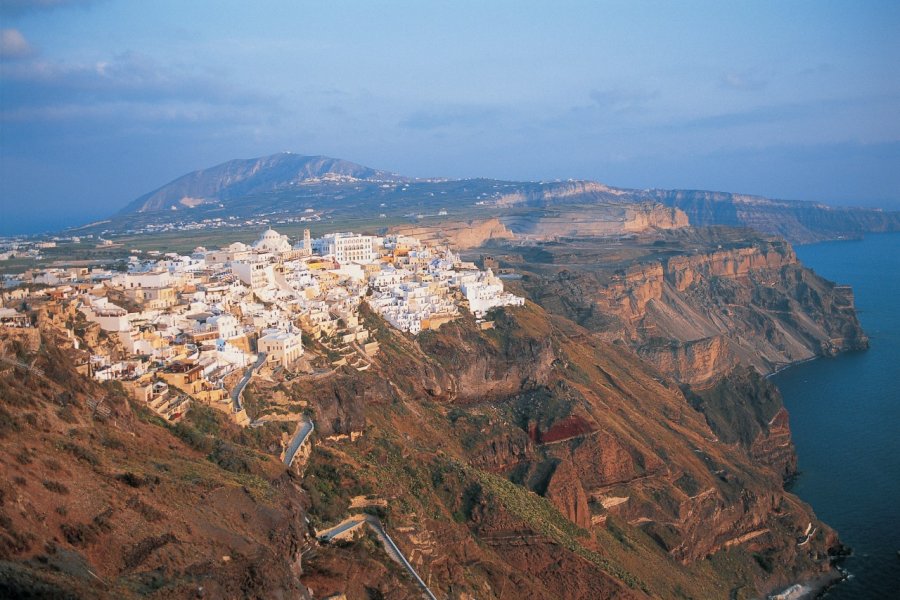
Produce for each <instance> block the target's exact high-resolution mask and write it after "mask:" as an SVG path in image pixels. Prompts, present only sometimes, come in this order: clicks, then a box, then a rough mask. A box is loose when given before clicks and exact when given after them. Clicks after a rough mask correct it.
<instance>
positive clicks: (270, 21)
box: [0, 0, 900, 234]
mask: <svg viewBox="0 0 900 600" xmlns="http://www.w3.org/2000/svg"><path fill="white" fill-rule="evenodd" d="M898 32H900V2H896V1H894V0H891V1H886V2H877V1H849V0H848V1H845V2H832V1H826V0H818V1H812V2H803V1H799V0H792V1H791V2H783V1H774V0H773V1H763V0H757V1H753V2H721V1H720V0H718V1H713V2H691V1H685V2H661V1H660V2H650V1H646V2H639V1H622V2H567V1H564V0H562V1H555V2H530V1H527V0H516V1H510V2H506V1H501V0H492V1H489V2H485V1H483V0H482V1H480V2H467V1H464V0H459V1H456V2H452V3H451V2H438V1H435V2H421V1H410V2H375V1H369V2H350V1H342V0H329V1H328V2H322V1H321V0H320V1H316V2H308V1H303V0H292V1H287V0H284V1H282V0H260V1H259V2H247V1H246V0H242V1H230V0H216V1H192V2H184V1H183V0H153V1H152V2H144V1H128V0H0V56H2V61H0V234H10V233H24V232H35V231H43V230H52V229H58V228H61V227H64V226H69V225H76V224H82V223H86V222H90V221H92V220H96V219H101V218H104V217H106V216H108V215H110V214H112V213H114V212H116V211H117V210H119V209H121V208H122V207H123V206H124V205H125V204H127V203H128V202H129V201H131V200H133V199H134V198H136V197H138V196H140V195H142V194H144V193H146V192H148V191H150V190H152V189H155V188H157V187H159V186H161V185H163V184H165V183H167V182H168V181H170V180H172V179H174V178H176V177H178V176H180V175H183V174H185V173H187V172H190V171H193V170H196V169H200V168H204V167H209V166H212V165H215V164H218V163H221V162H224V161H226V160H230V159H233V158H251V157H255V156H263V155H267V154H274V153H276V152H281V151H292V152H296V153H299V154H316V155H318V154H322V155H328V156H333V157H337V158H344V159H347V160H352V161H354V162H359V163H362V164H365V165H367V166H370V167H374V168H378V169H385V170H389V171H394V172H398V173H402V174H404V175H408V176H415V177H433V176H443V177H457V178H464V177H490V178H501V179H514V180H547V179H569V178H578V179H593V180H597V181H602V182H604V183H607V184H609V185H614V186H622V187H635V188H648V187H657V188H689V189H711V190H720V191H732V192H742V193H753V194H761V195H765V196H769V197H776V198H789V199H799V200H815V201H821V202H827V203H831V204H838V205H862V206H881V207H884V208H893V209H900V34H898Z"/></svg>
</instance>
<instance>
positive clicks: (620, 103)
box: [589, 89, 659, 113]
mask: <svg viewBox="0 0 900 600" xmlns="http://www.w3.org/2000/svg"><path fill="white" fill-rule="evenodd" d="M589 96H590V99H591V100H592V101H593V102H594V104H595V105H596V106H597V107H599V108H602V109H604V110H606V111H609V112H614V113H627V112H642V111H644V110H646V108H647V105H648V104H649V103H650V102H652V101H653V100H655V99H656V98H658V97H659V91H653V92H647V91H636V90H624V89H607V90H591V92H590V94H589Z"/></svg>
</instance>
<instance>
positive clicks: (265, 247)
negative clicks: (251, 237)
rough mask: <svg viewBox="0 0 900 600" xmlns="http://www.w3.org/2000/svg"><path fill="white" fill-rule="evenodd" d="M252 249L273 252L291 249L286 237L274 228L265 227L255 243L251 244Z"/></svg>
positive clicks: (279, 252)
mask: <svg viewBox="0 0 900 600" xmlns="http://www.w3.org/2000/svg"><path fill="white" fill-rule="evenodd" d="M253 249H254V250H255V251H257V252H271V253H273V254H282V253H284V252H290V251H291V250H292V248H291V243H290V242H289V241H288V237H287V236H286V235H282V234H280V233H278V232H277V231H275V230H274V229H266V230H265V231H264V232H263V233H262V235H261V236H260V237H259V239H258V240H257V241H256V243H255V244H253Z"/></svg>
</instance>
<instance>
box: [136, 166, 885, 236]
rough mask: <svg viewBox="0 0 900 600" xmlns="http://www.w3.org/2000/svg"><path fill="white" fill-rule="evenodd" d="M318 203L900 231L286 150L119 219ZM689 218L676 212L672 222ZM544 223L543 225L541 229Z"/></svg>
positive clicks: (743, 200) (814, 213)
mask: <svg viewBox="0 0 900 600" xmlns="http://www.w3.org/2000/svg"><path fill="white" fill-rule="evenodd" d="M635 205H640V207H636V206H635ZM312 206H314V207H315V209H316V210H317V211H324V212H325V213H327V214H328V215H329V216H331V217H333V218H344V219H346V218H352V219H355V220H365V219H376V218H381V217H380V216H381V215H382V214H384V215H385V217H384V218H388V219H391V218H394V219H397V218H409V217H410V216H415V217H417V216H418V215H422V214H424V215H428V214H432V215H434V214H445V211H447V213H448V219H444V220H453V218H454V217H456V218H458V217H460V216H463V215H466V216H467V217H468V216H471V213H472V212H473V211H479V212H481V213H483V214H484V213H490V214H489V216H496V217H500V218H501V219H507V220H510V223H509V225H511V229H513V230H515V227H514V226H512V225H514V224H515V225H516V226H518V227H520V228H521V229H522V232H523V233H527V234H529V235H542V234H541V231H540V229H541V228H543V229H545V230H546V234H547V235H573V234H574V235H580V236H584V235H596V234H597V232H598V231H600V230H602V229H603V228H602V227H600V228H599V229H598V228H597V227H587V228H586V227H584V226H578V227H569V226H568V225H567V224H566V222H565V221H566V220H567V219H570V218H571V219H575V220H581V221H584V220H585V219H586V218H589V219H590V220H597V219H596V218H595V217H596V215H588V213H587V212H585V209H589V210H591V211H593V210H599V211H601V212H603V213H604V214H610V215H614V217H611V218H614V220H615V219H619V220H621V219H622V218H626V217H622V216H621V215H622V214H624V213H623V211H632V212H634V211H635V210H636V211H637V213H640V214H641V215H645V216H641V217H640V218H642V219H645V220H647V221H648V223H650V222H652V221H653V220H654V219H658V218H660V216H661V215H663V211H662V210H661V209H672V210H675V209H677V210H680V211H682V212H683V213H685V214H686V215H687V217H686V218H687V220H688V221H689V222H690V224H691V225H694V226H710V225H727V226H732V227H733V226H742V227H749V228H751V229H755V230H757V231H759V232H761V233H768V234H775V235H780V236H782V237H784V238H785V239H787V240H788V241H790V242H793V243H811V242H816V241H821V240H830V239H844V238H859V237H861V236H862V235H864V234H865V233H870V232H884V231H900V212H898V211H882V210H878V209H867V208H841V207H833V206H828V205H825V204H821V203H817V202H806V201H798V200H777V199H770V198H765V197H762V196H752V195H747V194H736V193H729V192H711V191H703V190H665V189H629V188H616V187H612V186H608V185H604V184H602V183H598V182H595V181H578V180H569V181H551V182H528V181H526V182H521V181H500V180H495V179H464V180H452V179H415V178H410V177H403V176H401V175H397V174H394V173H388V172H386V171H379V170H376V169H372V168H369V167H365V166H363V165H359V164H356V163H352V162H348V161H345V160H340V159H336V158H328V157H324V156H301V155H298V154H291V153H287V152H285V153H281V154H273V155H271V156H265V157H262V158H253V159H240V160H231V161H228V162H226V163H222V164H220V165H217V166H214V167H211V168H209V169H202V170H200V171H194V172H193V173H188V174H187V175H184V176H182V177H179V178H178V179H175V180H174V181H172V182H170V183H168V184H166V185H164V186H162V187H160V188H158V189H156V190H154V191H152V192H149V193H147V194H144V195H143V196H141V197H140V198H137V199H136V200H134V201H133V202H131V203H130V204H129V205H128V206H126V207H125V208H124V209H123V210H122V211H121V212H120V213H119V215H118V217H119V226H120V227H122V228H129V227H133V226H134V224H135V219H134V217H136V216H140V217H141V219H142V220H151V221H152V220H156V221H161V220H165V221H167V222H169V221H172V220H173V219H172V215H171V211H173V210H183V211H189V212H188V213H187V214H189V215H191V216H190V217H183V216H181V215H179V218H182V219H185V218H187V219H199V218H212V217H220V218H222V217H229V216H234V217H238V218H244V219H245V218H251V217H254V216H259V215H267V214H271V213H273V212H278V213H280V214H284V215H289V214H291V213H297V212H300V211H301V210H303V209H307V208H310V207H312ZM573 207H574V210H572V208H573ZM550 208H552V209H553V211H554V212H553V215H552V217H553V219H554V220H553V223H552V227H551V226H550V225H551V224H550V223H549V222H546V216H547V215H548V213H547V210H548V209H550ZM637 213H635V214H637ZM615 215H619V216H615ZM632 216H633V215H632ZM126 217H127V218H126ZM682 217H683V215H679V214H677V213H672V215H671V217H670V218H671V219H675V220H678V219H680V218H682ZM417 218H418V217H417ZM628 218H632V217H627V218H626V220H627V219H628ZM536 219H539V220H543V221H544V222H542V223H541V224H540V226H539V227H537V228H535V222H536ZM600 220H601V221H605V218H600ZM513 222H514V223H513ZM382 224H384V223H382ZM551 230H552V232H551ZM573 232H576V233H573Z"/></svg>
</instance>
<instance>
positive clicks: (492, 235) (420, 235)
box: [390, 218, 515, 250]
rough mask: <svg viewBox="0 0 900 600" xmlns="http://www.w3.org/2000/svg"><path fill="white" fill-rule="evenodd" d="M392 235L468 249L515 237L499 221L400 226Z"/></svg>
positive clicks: (393, 229)
mask: <svg viewBox="0 0 900 600" xmlns="http://www.w3.org/2000/svg"><path fill="white" fill-rule="evenodd" d="M390 231H391V233H395V234H401V235H408V236H412V237H414V238H417V239H418V240H420V241H422V242H424V243H427V244H431V245H449V246H450V247H451V248H456V249H463V250H464V249H467V248H477V247H479V246H483V245H485V244H487V243H488V242H491V241H497V240H509V239H512V238H514V237H515V235H514V234H513V232H512V231H510V230H509V229H507V227H506V226H505V225H504V224H503V223H501V222H500V220H499V219H496V218H494V219H485V220H483V221H474V220H473V221H465V222H447V223H441V224H439V225H433V226H423V225H398V226H396V227H392V228H391V229H390Z"/></svg>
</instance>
